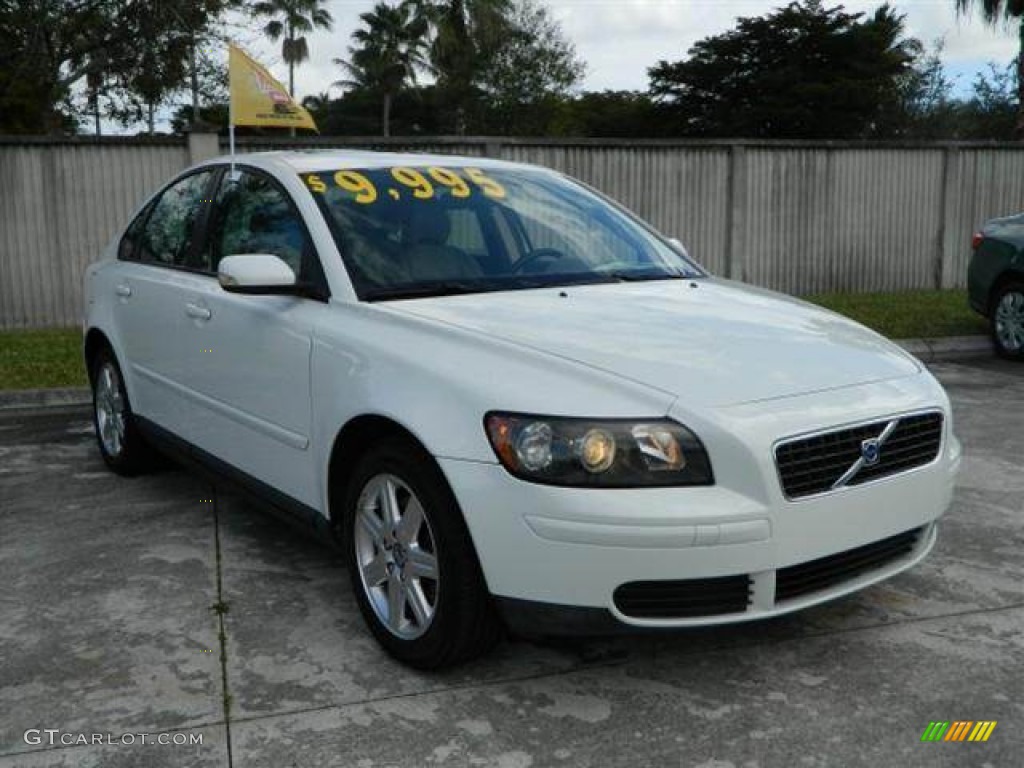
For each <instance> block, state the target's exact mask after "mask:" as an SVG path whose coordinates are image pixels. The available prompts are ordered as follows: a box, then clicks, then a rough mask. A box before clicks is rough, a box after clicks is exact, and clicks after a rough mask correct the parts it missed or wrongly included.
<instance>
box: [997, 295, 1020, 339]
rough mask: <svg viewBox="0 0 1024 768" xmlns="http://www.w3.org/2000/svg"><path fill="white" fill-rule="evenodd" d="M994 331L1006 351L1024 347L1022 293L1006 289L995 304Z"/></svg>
mask: <svg viewBox="0 0 1024 768" xmlns="http://www.w3.org/2000/svg"><path fill="white" fill-rule="evenodd" d="M995 332H996V339H998V341H999V345H1000V346H1001V347H1002V348H1003V349H1005V350H1006V351H1007V352H1020V351H1021V350H1022V349H1024V293H1021V292H1019V291H1007V292H1006V293H1005V294H1003V296H1002V298H1000V300H999V304H998V305H997V306H996V316H995Z"/></svg>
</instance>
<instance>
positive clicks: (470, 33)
mask: <svg viewBox="0 0 1024 768" xmlns="http://www.w3.org/2000/svg"><path fill="white" fill-rule="evenodd" d="M509 7H510V0H434V1H433V2H431V1H430V0H426V2H425V4H424V5H423V8H424V13H425V14H426V15H427V17H428V18H429V19H430V21H431V25H432V26H433V30H434V39H433V41H432V43H431V47H430V63H431V65H432V67H433V69H434V72H435V73H436V74H437V81H438V87H439V88H440V90H441V91H442V93H443V94H444V96H445V99H446V100H447V101H449V102H450V103H451V105H452V111H453V112H454V113H455V132H456V133H465V130H466V114H467V111H468V109H469V108H470V102H471V101H472V100H473V98H474V90H475V86H476V84H477V74H478V72H479V71H480V70H481V68H482V66H484V64H485V63H486V62H487V61H489V60H490V59H491V57H492V56H493V55H494V52H495V51H496V50H497V48H498V47H499V46H500V45H501V43H502V40H503V39H504V38H505V35H506V33H507V31H508V13H509Z"/></svg>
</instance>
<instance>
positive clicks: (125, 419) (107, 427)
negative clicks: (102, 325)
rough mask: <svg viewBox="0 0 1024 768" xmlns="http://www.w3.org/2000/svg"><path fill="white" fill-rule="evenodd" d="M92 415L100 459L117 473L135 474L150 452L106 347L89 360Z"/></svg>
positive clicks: (149, 456)
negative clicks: (101, 457)
mask: <svg viewBox="0 0 1024 768" xmlns="http://www.w3.org/2000/svg"><path fill="white" fill-rule="evenodd" d="M90 379H91V380H92V406H93V407H92V415H93V426H94V427H95V429H96V441H97V443H98V444H99V448H100V455H102V456H103V461H104V462H106V464H107V466H108V467H110V468H111V469H112V470H113V471H114V472H116V473H117V474H119V475H135V474H139V473H140V472H142V471H143V470H144V469H146V468H147V466H148V465H149V461H150V459H151V456H152V454H151V452H150V450H149V446H148V445H146V443H145V440H144V439H143V437H142V435H140V434H139V431H138V427H137V426H136V425H135V421H134V416H133V415H132V407H131V403H130V402H129V400H128V392H127V391H126V390H125V387H124V378H123V377H122V375H121V368H120V367H119V366H118V364H117V360H115V359H114V356H113V354H111V353H110V351H109V350H105V349H104V350H101V351H99V352H98V353H97V354H96V357H95V358H94V359H93V362H92V366H91V371H90Z"/></svg>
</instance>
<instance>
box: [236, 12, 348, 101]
mask: <svg viewBox="0 0 1024 768" xmlns="http://www.w3.org/2000/svg"><path fill="white" fill-rule="evenodd" d="M323 2H324V0H259V1H258V2H255V3H253V4H252V5H251V6H250V9H251V11H252V14H253V16H254V17H255V18H266V19H268V21H267V23H266V24H265V25H264V27H263V34H265V35H266V36H267V37H269V38H270V39H271V40H273V41H275V42H276V41H278V40H281V58H283V59H284V60H285V63H286V64H287V65H288V93H290V94H291V95H292V96H294V95H295V65H296V64H301V63H302V62H304V61H306V60H307V59H308V58H309V42H308V41H307V40H306V35H307V34H309V33H311V32H313V31H314V30H315V29H317V28H320V29H326V30H329V29H330V28H331V26H332V25H333V23H334V19H333V18H332V17H331V14H330V12H328V10H327V9H326V8H323V7H321V6H322V4H323Z"/></svg>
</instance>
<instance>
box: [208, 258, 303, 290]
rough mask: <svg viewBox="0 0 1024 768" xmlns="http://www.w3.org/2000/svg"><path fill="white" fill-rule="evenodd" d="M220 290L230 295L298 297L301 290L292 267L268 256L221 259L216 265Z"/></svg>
mask: <svg viewBox="0 0 1024 768" xmlns="http://www.w3.org/2000/svg"><path fill="white" fill-rule="evenodd" d="M217 280H218V281H219V282H220V287H221V288H223V289H224V290H225V291H229V292H231V293H250V294H298V293H302V292H303V291H302V289H301V287H300V286H299V284H298V283H297V282H296V279H295V273H294V272H292V268H291V267H289V266H288V265H287V264H285V263H284V262H283V261H281V259H280V258H279V257H277V256H274V255H272V254H269V253H241V254H238V255H237V256H225V257H224V258H223V259H221V260H220V264H219V265H218V266H217Z"/></svg>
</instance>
